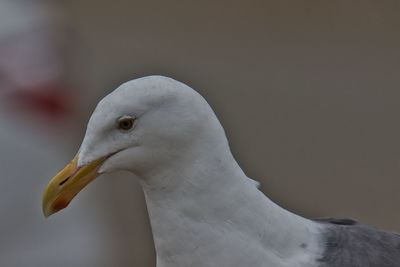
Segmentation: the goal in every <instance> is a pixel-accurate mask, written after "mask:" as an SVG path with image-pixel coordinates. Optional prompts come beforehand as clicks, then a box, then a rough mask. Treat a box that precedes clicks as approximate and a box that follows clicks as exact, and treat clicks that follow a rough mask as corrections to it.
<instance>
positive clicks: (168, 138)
mask: <svg viewBox="0 0 400 267" xmlns="http://www.w3.org/2000/svg"><path fill="white" fill-rule="evenodd" d="M224 143H226V138H225V133H224V131H223V128H222V126H221V125H220V123H219V121H218V119H217V118H216V116H215V114H214V112H213V111H212V109H211V108H210V106H209V105H208V103H207V102H206V101H205V100H204V98H203V97H202V96H200V95H199V94H198V93H197V92H196V91H194V90H193V89H191V88H190V87H188V86H187V85H185V84H183V83H181V82H178V81H176V80H173V79H171V78H167V77H163V76H148V77H143V78H140V79H136V80H132V81H129V82H126V83H124V84H122V85H121V86H119V87H118V88H117V89H115V90H114V91H113V92H112V93H110V94H109V95H107V96H106V97H105V98H103V99H102V100H101V101H100V102H99V104H98V105H97V107H96V109H95V110H94V112H93V114H92V116H91V118H90V120H89V123H88V125H87V130H86V134H85V137H84V139H83V142H82V145H81V147H80V149H79V151H78V153H77V154H76V156H75V157H74V159H73V160H72V161H71V162H70V163H69V164H68V165H67V166H66V167H65V168H64V169H63V170H62V171H60V172H59V173H58V174H57V175H56V176H55V177H54V178H53V179H52V180H51V181H50V182H49V184H48V185H47V187H46V189H45V192H44V194H43V203H42V207H43V213H44V215H45V216H46V217H48V216H50V215H51V214H53V213H56V212H58V211H59V210H61V209H63V208H65V207H66V206H67V205H68V204H69V203H70V201H71V200H72V199H73V198H74V197H75V195H76V194H78V193H79V191H80V190H82V189H83V188H84V187H85V186H86V185H87V184H88V183H90V182H91V181H92V180H93V179H95V178H96V177H98V176H99V175H100V174H102V173H107V172H113V171H119V170H125V171H130V172H133V173H135V174H136V175H137V176H138V177H140V178H142V179H150V178H151V177H152V175H154V174H155V173H160V172H162V171H166V170H168V169H171V168H173V166H178V165H179V164H182V162H187V161H188V160H190V159H195V158H196V156H197V154H198V153H199V151H207V150H208V149H212V147H214V146H221V144H224ZM226 145H227V143H226ZM199 148H200V149H199Z"/></svg>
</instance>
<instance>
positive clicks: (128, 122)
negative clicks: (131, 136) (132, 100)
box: [118, 117, 135, 131]
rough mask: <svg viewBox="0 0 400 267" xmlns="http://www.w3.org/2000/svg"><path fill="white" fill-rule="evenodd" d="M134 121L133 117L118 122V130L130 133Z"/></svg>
mask: <svg viewBox="0 0 400 267" xmlns="http://www.w3.org/2000/svg"><path fill="white" fill-rule="evenodd" d="M134 121H135V120H134V119H133V118H131V117H123V118H120V119H119V120H118V128H119V129H121V130H123V131H128V130H130V129H132V127H133V123H134Z"/></svg>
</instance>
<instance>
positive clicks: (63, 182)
mask: <svg viewBox="0 0 400 267" xmlns="http://www.w3.org/2000/svg"><path fill="white" fill-rule="evenodd" d="M68 180H69V177H68V178H66V179H65V180H64V181H62V182H61V183H60V184H59V185H60V186H61V185H63V184H65V183H66V182H67V181H68Z"/></svg>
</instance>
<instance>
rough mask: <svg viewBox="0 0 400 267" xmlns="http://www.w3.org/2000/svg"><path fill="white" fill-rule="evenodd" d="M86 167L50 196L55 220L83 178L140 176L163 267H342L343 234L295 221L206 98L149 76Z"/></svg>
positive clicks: (109, 117) (91, 131)
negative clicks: (254, 174) (241, 157)
mask: <svg viewBox="0 0 400 267" xmlns="http://www.w3.org/2000/svg"><path fill="white" fill-rule="evenodd" d="M121 118H132V120H134V127H132V129H128V130H127V129H121V127H120V125H119V123H120V121H121V120H122V119H121ZM124 127H125V126H124ZM73 162H74V161H73ZM76 162H77V163H76ZM76 162H75V163H72V165H71V166H75V165H76V168H75V167H74V170H75V169H76V171H71V172H70V171H62V173H66V172H67V173H72V175H71V174H68V175H67V176H62V175H61V176H60V177H62V178H57V177H58V176H57V177H56V178H54V179H56V182H53V181H52V182H51V183H50V184H49V188H48V189H46V190H47V191H46V193H45V196H44V211H45V214H46V215H49V214H51V213H54V212H56V211H58V210H59V209H60V208H63V207H65V206H66V204H68V202H69V200H70V199H72V197H73V196H74V194H76V193H77V192H78V191H79V190H80V189H81V188H79V189H77V190H76V192H75V191H74V194H72V197H71V196H69V197H68V198H64V195H65V194H66V193H65V192H67V189H65V188H71V187H72V188H73V187H74V186H75V184H76V183H77V182H75V180H76V178H75V177H76V176H80V174H79V170H82V169H85V171H86V170H89V171H87V172H90V173H94V172H97V173H104V172H112V171H116V170H127V171H130V172H132V173H134V174H135V175H136V176H137V177H138V178H139V180H140V183H141V185H142V187H143V191H144V194H145V197H146V203H147V207H148V211H149V215H150V221H151V227H152V231H153V236H154V242H155V247H156V253H157V266H158V267H172V266H174V267H176V266H207V267H211V266H216V267H217V266H218V267H220V266H254V267H257V266H260V267H261V266H269V267H313V266H338V265H335V264H327V262H324V260H327V259H328V258H329V257H327V250H326V242H327V236H328V233H330V232H327V230H332V229H336V228H332V227H331V225H330V223H327V222H322V223H321V221H314V220H308V219H305V218H302V217H300V216H298V215H295V214H293V213H290V212H289V211H287V210H285V209H283V208H281V207H279V206H277V205H276V204H274V203H273V202H272V201H271V200H269V199H268V198H267V197H266V196H265V195H264V194H263V193H262V192H261V191H259V190H258V188H257V187H256V183H255V182H254V181H253V180H251V179H249V178H248V177H247V176H246V175H245V174H244V173H243V171H242V170H241V168H240V167H239V165H238V164H237V162H236V161H235V159H234V157H233V156H232V154H231V151H230V148H229V144H228V141H227V139H226V136H225V133H224V130H223V128H222V126H221V124H220V123H219V121H218V119H217V117H216V116H215V114H214V112H213V111H212V109H211V108H210V106H209V105H208V104H207V102H206V101H205V100H204V98H203V97H201V96H200V95H199V94H198V93H197V92H195V91H194V90H193V89H191V88H190V87H188V86H186V85H184V84H182V83H180V82H177V81H175V80H173V79H170V78H166V77H161V76H149V77H144V78H141V79H137V80H133V81H130V82H127V83H125V84H123V85H121V86H120V87H119V88H117V89H116V90H115V91H114V92H112V93H111V94H109V95H108V96H106V97H105V98H104V99H103V100H102V101H101V102H100V103H99V104H98V106H97V107H96V110H95V111H94V113H93V115H92V117H91V118H90V121H89V123H88V128H87V132H86V135H85V138H84V140H83V143H82V146H81V148H80V150H79V152H78V155H77V158H76ZM74 164H75V165H74ZM87 166H90V168H89V167H87ZM88 168H89V169H88ZM93 170H95V171H93ZM76 172H77V174H75V173H76ZM85 175H86V174H85ZM93 175H94V174H93ZM94 176H97V174H96V175H94ZM65 177H66V178H65ZM57 179H58V180H57ZM60 181H61V182H60ZM64 183H65V184H64ZM64 186H65V188H64ZM83 186H84V185H83ZM83 186H82V187H83ZM54 188H57V189H54ZM59 199H62V200H59ZM49 203H56V204H54V205H53V206H52V205H49ZM60 203H61V204H60ZM335 223H336V224H342V225H346V224H347V223H348V222H347V221H337V222H333V223H331V224H332V225H333V224H335ZM351 224H353V222H352V221H351ZM349 227H350V225H349ZM331 241H332V240H331ZM334 241H335V240H334ZM340 245H341V244H339V243H338V247H340ZM328 256H329V255H328ZM326 264H327V265H326ZM344 266H353V265H344ZM354 266H355V265H354ZM357 266H359V265H357ZM371 266H375V265H371ZM376 266H379V265H376ZM385 266H389V265H385ZM390 266H392V265H390ZM360 267H361V265H360Z"/></svg>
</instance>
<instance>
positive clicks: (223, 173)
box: [141, 149, 318, 266]
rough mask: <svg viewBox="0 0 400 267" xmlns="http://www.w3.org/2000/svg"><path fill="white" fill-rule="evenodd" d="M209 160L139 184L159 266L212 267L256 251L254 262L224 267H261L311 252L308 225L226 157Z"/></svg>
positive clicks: (183, 165)
mask: <svg viewBox="0 0 400 267" xmlns="http://www.w3.org/2000/svg"><path fill="white" fill-rule="evenodd" d="M216 151H218V149H216ZM209 155H214V156H212V157H210V156H205V157H201V156H199V157H197V158H195V159H190V158H187V159H186V160H187V162H180V163H181V164H179V166H181V167H180V168H178V166H172V167H171V169H170V170H169V171H168V170H167V171H165V172H163V173H160V174H159V175H154V174H153V177H151V178H147V179H143V180H142V181H141V183H142V187H143V190H144V193H145V197H146V202H147V207H148V211H149V215H150V222H151V226H152V231H153V236H154V242H155V247H156V252H157V259H158V262H159V265H160V266H189V265H190V266H214V265H212V262H213V261H214V260H215V259H214V258H213V257H219V258H220V257H227V258H229V259H235V257H230V256H231V255H233V254H235V253H242V254H243V255H246V254H247V253H250V254H251V253H255V252H256V251H258V252H259V253H256V254H255V255H258V256H257V257H250V258H248V259H245V257H243V262H242V263H241V264H239V265H238V262H232V264H231V265H229V264H227V265H226V266H259V265H258V264H260V266H265V265H263V264H265V263H266V262H267V261H268V260H270V261H271V264H272V265H273V264H277V262H279V261H277V262H275V260H276V258H278V259H279V258H286V259H290V258H293V257H297V258H298V257H300V258H302V257H304V256H303V254H304V255H308V254H307V253H309V252H310V251H312V250H316V248H315V246H316V242H317V241H316V236H317V231H318V229H316V226H315V225H314V223H313V222H312V221H309V220H307V219H305V218H302V217H300V216H297V215H295V214H293V213H290V212H288V211H286V210H285V209H283V208H281V207H279V206H278V205H276V204H275V203H273V202H272V201H271V200H269V199H268V198H267V197H266V196H265V195H264V194H263V193H262V192H261V191H259V190H258V189H257V188H256V185H255V183H254V181H252V180H250V179H249V178H247V177H246V175H245V174H244V173H243V171H242V170H241V168H240V167H239V166H238V164H237V163H236V161H235V160H234V158H233V156H232V155H231V153H230V152H229V153H225V154H224V155H222V154H218V153H217V152H216V153H215V154H214V153H209ZM252 246H254V247H252ZM215 252H216V253H218V255H214V254H215ZM303 252H304V253H303ZM305 252H307V253H305ZM309 254H310V255H313V254H314V252H312V253H309ZM250 256H251V255H250ZM264 257H266V259H265V258H264ZM268 258H269V259H268ZM297 258H296V259H297ZM229 259H226V261H224V262H229ZM304 260H305V261H308V259H304ZM197 261H199V264H196V262H197ZM207 261H210V264H209V265H207V263H206V262H207ZM235 261H237V259H235ZM200 262H201V264H200ZM258 262H260V263H258ZM306 264H307V263H306ZM273 266H281V265H273ZM289 266H290V265H289ZM299 266H300V265H299ZM310 266H311V265H310Z"/></svg>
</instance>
